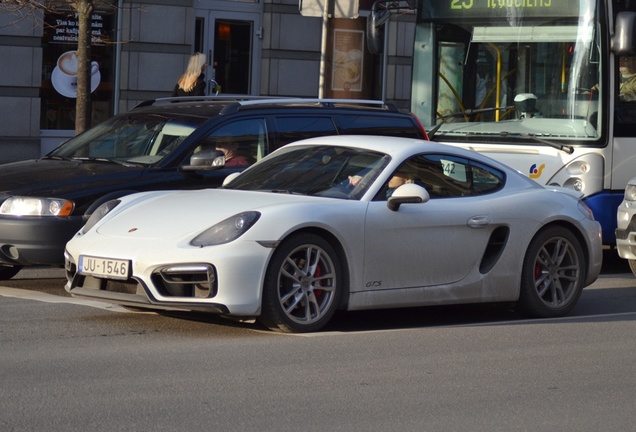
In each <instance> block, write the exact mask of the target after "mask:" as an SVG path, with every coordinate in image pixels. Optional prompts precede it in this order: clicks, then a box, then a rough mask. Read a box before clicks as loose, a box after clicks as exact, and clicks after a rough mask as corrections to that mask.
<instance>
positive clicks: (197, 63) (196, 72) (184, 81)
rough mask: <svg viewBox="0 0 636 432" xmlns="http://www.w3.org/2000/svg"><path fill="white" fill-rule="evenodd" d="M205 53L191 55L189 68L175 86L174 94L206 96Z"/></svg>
mask: <svg viewBox="0 0 636 432" xmlns="http://www.w3.org/2000/svg"><path fill="white" fill-rule="evenodd" d="M205 66H206V64H205V54H202V53H194V54H192V56H190V61H189V62H188V68H187V69H186V71H185V72H184V73H183V75H181V76H180V77H179V79H178V80H177V84H176V85H175V86H174V90H173V91H172V96H204V95H205V75H204V74H203V71H204V70H205Z"/></svg>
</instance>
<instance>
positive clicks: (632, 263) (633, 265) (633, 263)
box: [627, 260, 636, 276]
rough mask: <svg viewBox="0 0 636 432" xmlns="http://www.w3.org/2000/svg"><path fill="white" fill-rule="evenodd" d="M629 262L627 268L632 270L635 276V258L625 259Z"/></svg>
mask: <svg viewBox="0 0 636 432" xmlns="http://www.w3.org/2000/svg"><path fill="white" fill-rule="evenodd" d="M627 263H628V264H629V269H630V270H631V271H632V274H633V275H634V276H636V260H627Z"/></svg>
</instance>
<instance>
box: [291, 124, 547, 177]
mask: <svg viewBox="0 0 636 432" xmlns="http://www.w3.org/2000/svg"><path fill="white" fill-rule="evenodd" d="M303 145H333V146H344V147H352V148H359V149H364V150H370V151H377V152H380V153H385V154H388V155H389V156H391V158H392V159H398V160H402V159H406V158H408V157H410V156H411V155H413V154H416V153H441V154H445V153H446V154H453V155H456V156H459V157H466V158H470V159H473V160H476V161H479V162H482V163H486V164H488V165H491V166H493V167H496V168H499V169H501V170H503V171H506V172H508V173H511V172H516V170H513V169H512V168H510V167H508V166H507V165H504V164H502V163H501V162H498V161H496V160H494V159H491V158H490V157H488V156H486V155H483V154H481V153H478V152H476V151H474V150H469V149H464V148H461V147H457V146H453V145H450V144H442V143H439V142H435V141H428V140H423V139H416V138H403V137H392V136H376V135H333V136H323V137H316V138H308V139H304V140H300V141H296V142H294V143H291V144H287V146H285V147H287V148H290V147H295V146H303ZM535 183H536V182H535Z"/></svg>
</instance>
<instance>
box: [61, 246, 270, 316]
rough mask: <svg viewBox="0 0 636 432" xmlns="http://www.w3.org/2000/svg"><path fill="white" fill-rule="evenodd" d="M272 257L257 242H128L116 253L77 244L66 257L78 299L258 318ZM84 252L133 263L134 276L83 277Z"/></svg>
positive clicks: (68, 287)
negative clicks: (201, 245) (202, 245)
mask: <svg viewBox="0 0 636 432" xmlns="http://www.w3.org/2000/svg"><path fill="white" fill-rule="evenodd" d="M123 243H125V244H123ZM159 243H162V242H161V241H160V242H159ZM151 245H152V246H151ZM80 250H81V252H80ZM122 251H125V256H122ZM148 251H152V253H148ZM271 252H272V249H271V248H268V247H265V246H262V245H261V244H259V243H257V242H254V241H241V240H238V241H234V242H232V243H229V244H225V245H220V246H213V247H205V248H197V247H193V246H181V247H178V248H175V246H174V244H172V247H169V246H168V244H158V243H157V242H149V243H146V242H145V241H134V242H126V241H124V242H122V244H118V246H117V247H116V248H110V247H108V245H107V244H106V245H105V244H101V245H95V247H93V246H89V247H86V245H82V247H81V248H77V247H75V244H74V242H71V243H69V244H68V245H67V251H66V253H65V256H66V263H65V268H66V272H67V284H66V286H65V289H66V291H67V292H69V293H70V294H71V295H73V296H76V297H85V298H91V299H93V300H102V301H106V302H110V303H115V304H120V305H123V306H132V307H139V308H148V309H162V310H194V311H204V312H210V313H220V314H227V315H234V316H250V317H253V316H257V315H258V314H260V308H261V298H262V286H263V280H264V277H265V271H266V265H267V262H268V261H269V256H270V254H271ZM80 253H81V254H83V255H91V256H98V257H107V258H117V259H127V260H130V266H131V273H130V277H129V278H128V279H126V280H116V279H109V278H104V277H94V276H90V275H85V274H80V273H79V272H78V268H77V263H78V261H79V255H80Z"/></svg>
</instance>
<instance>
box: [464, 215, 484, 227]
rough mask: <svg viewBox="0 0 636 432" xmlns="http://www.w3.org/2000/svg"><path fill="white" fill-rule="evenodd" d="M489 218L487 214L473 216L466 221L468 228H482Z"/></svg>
mask: <svg viewBox="0 0 636 432" xmlns="http://www.w3.org/2000/svg"><path fill="white" fill-rule="evenodd" d="M489 223H490V220H489V219H488V216H473V217H471V218H470V219H468V221H467V222H466V225H468V227H469V228H484V227H486V226H488V224H489Z"/></svg>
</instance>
